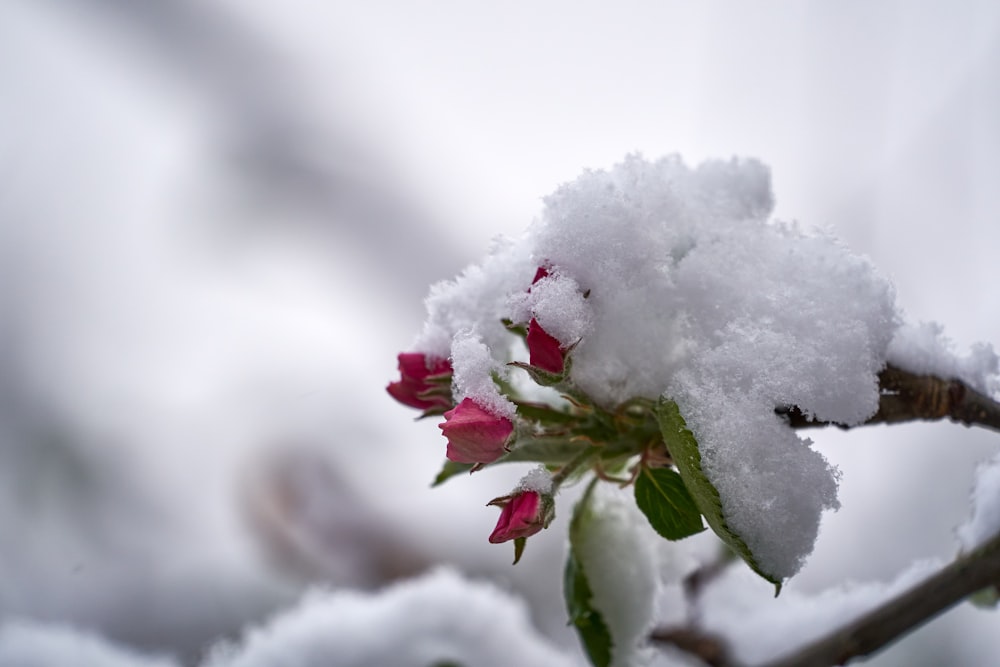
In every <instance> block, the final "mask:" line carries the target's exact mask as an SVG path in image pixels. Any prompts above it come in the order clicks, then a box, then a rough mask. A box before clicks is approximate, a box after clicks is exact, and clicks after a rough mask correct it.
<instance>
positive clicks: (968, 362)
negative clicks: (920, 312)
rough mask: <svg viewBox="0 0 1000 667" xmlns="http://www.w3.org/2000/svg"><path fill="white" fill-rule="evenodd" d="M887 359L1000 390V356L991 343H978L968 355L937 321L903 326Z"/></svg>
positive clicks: (978, 387) (980, 387)
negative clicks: (962, 353)
mask: <svg viewBox="0 0 1000 667" xmlns="http://www.w3.org/2000/svg"><path fill="white" fill-rule="evenodd" d="M886 360H887V361H888V362H889V363H891V364H894V365H896V366H899V367H900V368H902V369H904V370H908V371H910V372H911V373H917V374H918V375H936V376H937V377H940V378H943V379H946V380H950V379H953V378H954V379H959V380H962V381H963V382H965V383H966V384H968V385H969V386H970V387H972V388H974V389H976V390H978V391H981V392H982V393H984V394H987V395H993V394H996V393H997V392H998V391H1000V359H998V358H997V355H996V352H994V351H993V346H992V345H990V344H989V343H975V344H973V345H972V346H971V347H970V348H969V352H968V353H967V354H966V355H965V356H958V355H957V354H955V352H954V343H953V342H952V341H951V339H949V338H948V337H947V336H946V335H945V333H944V327H943V326H941V325H940V324H938V323H937V322H921V323H920V324H905V325H904V326H901V327H900V328H899V330H898V331H896V335H895V336H894V337H893V339H892V341H891V342H890V343H889V349H888V351H887V352H886Z"/></svg>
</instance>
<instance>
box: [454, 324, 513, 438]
mask: <svg viewBox="0 0 1000 667" xmlns="http://www.w3.org/2000/svg"><path fill="white" fill-rule="evenodd" d="M450 356H451V366H452V368H453V369H454V380H453V391H454V394H455V402H456V403H461V402H462V400H463V399H465V398H471V399H473V400H475V402H476V403H477V404H478V405H480V406H481V407H483V408H485V409H486V410H489V411H490V412H492V413H493V414H495V415H497V416H499V417H506V418H507V419H513V417H514V413H515V411H516V408H515V407H514V404H513V403H511V402H510V401H509V400H508V399H507V398H506V397H504V396H503V394H501V393H500V391H499V389H497V386H496V383H495V382H494V381H493V375H494V373H498V374H500V375H501V376H504V375H506V373H505V370H506V369H505V368H504V367H503V366H501V365H500V364H499V363H497V361H496V360H495V359H494V358H493V357H492V356H491V355H490V348H488V347H487V346H486V344H485V343H483V342H482V340H481V339H480V337H479V336H478V335H477V334H475V333H473V332H472V331H460V332H459V333H457V334H456V335H455V338H454V341H453V342H452V345H451V355H450Z"/></svg>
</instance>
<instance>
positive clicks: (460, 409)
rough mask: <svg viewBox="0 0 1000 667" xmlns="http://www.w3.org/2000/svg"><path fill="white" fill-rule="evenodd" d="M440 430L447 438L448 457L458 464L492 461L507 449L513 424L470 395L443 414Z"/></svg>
mask: <svg viewBox="0 0 1000 667" xmlns="http://www.w3.org/2000/svg"><path fill="white" fill-rule="evenodd" d="M444 419H445V420H444V421H443V422H442V423H441V424H440V428H441V433H442V434H443V435H444V437H446V438H448V453H447V456H448V458H449V459H450V460H452V461H454V462H455V463H480V464H482V463H493V462H494V461H496V460H497V459H498V458H500V457H501V456H503V454H504V452H506V451H507V440H508V439H509V438H510V435H511V433H513V432H514V424H513V423H512V422H511V421H510V420H509V419H507V418H505V417H498V416H497V415H495V414H493V413H491V412H488V411H486V410H484V409H483V408H482V407H480V406H479V405H478V404H477V403H476V402H475V401H473V400H472V399H471V398H466V399H463V400H462V402H461V403H459V404H458V405H457V406H456V407H454V408H452V409H451V410H449V411H448V412H446V413H444Z"/></svg>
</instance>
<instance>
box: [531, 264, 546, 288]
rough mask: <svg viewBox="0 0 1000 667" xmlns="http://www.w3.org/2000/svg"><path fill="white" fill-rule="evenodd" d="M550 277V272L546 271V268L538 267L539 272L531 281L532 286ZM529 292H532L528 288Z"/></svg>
mask: <svg viewBox="0 0 1000 667" xmlns="http://www.w3.org/2000/svg"><path fill="white" fill-rule="evenodd" d="M548 277H549V270H548V269H546V268H545V267H544V266H540V267H538V270H537V271H535V278H534V279H533V280H532V281H531V284H532V285H534V284H535V283H537V282H538V281H539V280H541V279H542V278H548ZM528 291H529V292H530V291H531V288H530V287H529V288H528Z"/></svg>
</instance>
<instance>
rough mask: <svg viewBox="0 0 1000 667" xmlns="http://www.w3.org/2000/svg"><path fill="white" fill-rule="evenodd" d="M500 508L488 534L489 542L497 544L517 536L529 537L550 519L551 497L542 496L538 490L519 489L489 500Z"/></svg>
mask: <svg viewBox="0 0 1000 667" xmlns="http://www.w3.org/2000/svg"><path fill="white" fill-rule="evenodd" d="M489 504H490V505H497V506H499V507H500V508H501V511H500V519H499V520H498V521H497V527H496V528H494V529H493V534H491V535H490V542H492V543H493V544H499V543H500V542H507V541H508V540H514V539H517V538H519V537H530V536H531V535H534V534H535V533H537V532H538V531H540V530H541V529H542V528H545V527H546V526H547V525H548V524H549V522H550V521H551V520H552V515H553V512H552V509H553V504H552V502H551V498H550V497H549V498H542V494H540V493H539V492H538V491H520V492H518V493H514V494H512V495H509V496H503V497H502V498H495V499H493V500H491V501H490V502H489Z"/></svg>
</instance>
